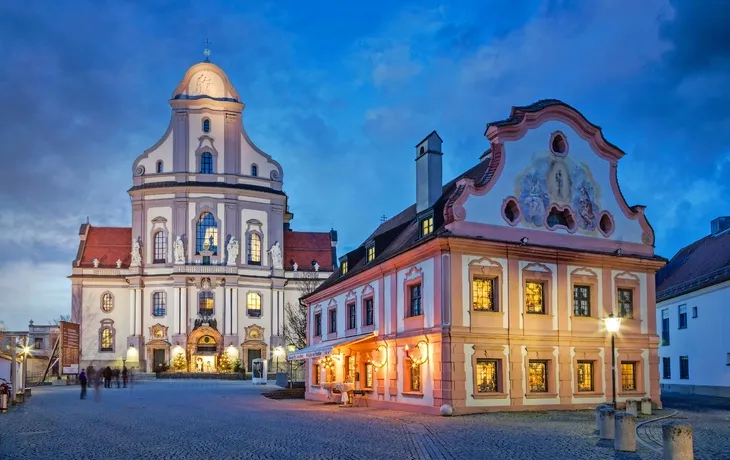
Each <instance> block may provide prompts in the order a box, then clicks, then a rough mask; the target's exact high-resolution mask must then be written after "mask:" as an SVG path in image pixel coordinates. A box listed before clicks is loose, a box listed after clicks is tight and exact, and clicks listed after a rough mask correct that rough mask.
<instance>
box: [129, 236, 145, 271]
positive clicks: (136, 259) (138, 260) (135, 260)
mask: <svg viewBox="0 0 730 460" xmlns="http://www.w3.org/2000/svg"><path fill="white" fill-rule="evenodd" d="M130 265H131V266H132V267H137V266H139V265H142V254H141V253H140V245H139V241H138V240H134V243H133V244H132V263H131V264H130Z"/></svg>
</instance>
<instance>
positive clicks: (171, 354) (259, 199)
mask: <svg viewBox="0 0 730 460" xmlns="http://www.w3.org/2000/svg"><path fill="white" fill-rule="evenodd" d="M169 103H170V106H171V107H172V114H171V119H170V124H169V126H168V127H167V130H166V132H165V134H164V135H163V136H162V138H161V139H160V140H159V141H158V142H157V143H156V144H155V145H153V146H152V147H150V148H149V149H147V150H146V151H145V152H144V153H142V155H140V156H139V157H138V158H137V159H136V160H135V161H134V163H133V165H132V172H133V184H132V187H131V188H130V190H129V195H130V197H131V201H132V226H131V227H130V228H109V227H95V226H92V225H91V224H89V223H88V222H87V223H86V224H83V225H82V226H81V229H80V232H79V237H80V240H81V241H80V245H79V251H78V254H77V257H76V259H75V260H74V263H73V273H72V275H71V277H70V279H71V283H72V297H73V298H72V320H73V321H74V322H78V323H81V335H82V338H81V348H82V350H81V356H82V366H86V365H88V364H93V365H94V366H97V367H98V366H107V365H112V366H121V365H122V361H123V360H124V361H126V365H127V366H131V367H138V368H140V369H144V370H146V371H152V370H154V369H157V368H159V367H160V366H161V365H165V364H170V363H171V362H172V361H173V360H174V358H175V356H176V355H177V354H183V355H184V356H185V359H186V363H185V367H186V368H187V370H188V371H191V372H195V371H199V372H215V371H216V369H217V367H218V363H219V360H220V359H221V357H222V354H223V353H226V354H227V355H228V356H227V357H228V358H229V359H231V360H236V359H240V360H241V362H242V363H243V365H244V366H246V369H248V370H250V369H251V361H252V360H253V359H255V358H270V354H271V350H272V348H273V347H277V346H284V345H286V343H285V340H284V322H285V318H284V315H285V306H286V305H287V304H297V303H298V299H299V297H300V296H301V293H300V287H301V283H299V282H298V280H299V279H301V278H303V277H305V278H306V277H310V278H311V277H314V278H316V279H319V278H322V279H324V278H327V277H328V276H329V275H330V274H331V273H332V271H333V267H334V265H335V263H334V262H333V261H334V260H335V259H336V255H335V246H336V242H337V234H336V232H334V230H333V231H330V232H294V231H291V229H290V226H289V225H290V224H289V222H290V221H291V219H292V218H293V215H292V214H291V213H289V211H288V206H287V195H286V194H285V193H284V191H283V178H284V172H283V169H282V167H281V165H280V164H279V163H277V162H276V161H275V160H274V159H273V158H272V157H271V156H269V155H267V154H266V153H264V152H263V151H261V150H260V149H258V148H257V147H256V146H255V145H254V144H253V143H252V141H251V139H250V138H249V137H248V135H247V133H246V131H245V129H244V127H243V124H242V112H243V109H244V104H243V102H241V99H240V97H239V95H238V93H237V92H236V90H235V88H234V87H233V86H232V85H231V83H230V82H229V80H228V77H227V76H226V74H225V73H224V72H223V71H222V70H221V69H220V68H219V67H217V66H215V65H213V64H211V63H209V62H202V63H199V64H196V65H194V66H192V67H191V68H190V69H188V71H187V73H186V74H185V76H184V78H183V79H182V81H181V82H180V84H179V85H178V86H177V88H175V90H174V91H173V93H172V96H171V98H170V100H169ZM304 272H308V273H309V275H307V274H305V273H304Z"/></svg>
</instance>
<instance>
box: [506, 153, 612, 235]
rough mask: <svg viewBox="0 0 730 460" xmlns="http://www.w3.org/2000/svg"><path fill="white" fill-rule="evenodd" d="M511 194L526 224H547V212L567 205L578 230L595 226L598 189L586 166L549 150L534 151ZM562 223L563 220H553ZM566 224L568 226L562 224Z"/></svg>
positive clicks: (530, 225)
mask: <svg viewBox="0 0 730 460" xmlns="http://www.w3.org/2000/svg"><path fill="white" fill-rule="evenodd" d="M515 188H516V190H515V192H516V193H515V196H517V199H518V201H519V205H520V208H521V210H522V213H523V216H524V217H523V220H522V222H523V224H524V225H526V226H527V227H533V228H534V227H538V228H539V227H545V226H546V225H548V226H551V219H550V217H552V216H549V213H550V211H551V209H553V207H556V208H557V209H558V210H565V209H568V208H569V211H570V214H571V215H572V218H573V219H575V225H576V226H577V228H578V229H579V230H581V231H582V232H588V233H593V232H596V231H597V229H598V219H599V213H600V206H599V200H600V191H599V189H598V186H597V185H596V183H595V181H594V180H593V177H592V175H591V172H590V170H589V169H588V167H587V166H586V165H585V164H583V163H579V162H575V161H573V160H572V159H571V158H569V157H567V156H559V155H556V154H554V153H552V152H550V151H544V152H537V153H535V154H534V155H533V157H532V161H531V163H530V165H529V166H528V167H527V168H525V170H524V171H523V172H522V174H520V175H519V176H518V177H517V179H516V183H515ZM557 223H559V224H563V225H565V224H564V222H557ZM565 226H566V227H570V225H565Z"/></svg>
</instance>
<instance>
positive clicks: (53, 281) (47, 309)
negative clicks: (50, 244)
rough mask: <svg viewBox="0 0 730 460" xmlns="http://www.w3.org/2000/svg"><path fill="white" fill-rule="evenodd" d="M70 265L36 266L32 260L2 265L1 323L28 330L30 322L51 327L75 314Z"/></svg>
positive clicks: (15, 261)
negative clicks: (72, 304) (64, 317)
mask: <svg viewBox="0 0 730 460" xmlns="http://www.w3.org/2000/svg"><path fill="white" fill-rule="evenodd" d="M69 267H70V263H69V264H63V263H54V262H44V263H35V262H32V261H30V260H28V259H20V260H14V261H12V262H6V263H2V264H0V290H2V292H3V300H2V301H1V302H0V320H2V321H4V322H5V327H7V328H8V329H9V330H23V329H26V330H27V328H28V321H29V320H31V319H32V320H33V321H34V322H35V323H36V324H51V322H52V320H53V319H54V318H58V316H59V315H68V314H70V313H71V282H70V281H69V280H67V279H66V276H68V275H69V271H70V270H69Z"/></svg>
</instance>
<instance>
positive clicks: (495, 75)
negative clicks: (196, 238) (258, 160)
mask: <svg viewBox="0 0 730 460" xmlns="http://www.w3.org/2000/svg"><path fill="white" fill-rule="evenodd" d="M234 5H235V6H234ZM729 22H730V2H726V1H721V0H703V1H692V0H687V1H675V2H670V1H667V0H642V1H635V0H626V1H623V0H622V1H618V0H603V1H599V0H585V1H584V0H575V1H560V0H553V1H538V0H521V1H518V2H515V1H513V0H490V1H486V2H485V1H478V0H464V1H459V2H442V3H439V2H433V1H419V2H392V1H387V2H386V1H380V0H373V1H368V2H361V3H360V5H357V4H356V3H352V2H350V3H348V2H335V1H330V0H322V1H317V2H301V1H293V0H292V1H276V2H230V1H223V0H220V1H205V2H200V1H198V2H183V1H175V2H172V1H165V2H155V1H144V2H143V1H139V2H118V1H96V0H94V1H76V0H66V1H63V2H50V1H32V0H31V1H24V2H3V3H2V4H0V45H2V46H1V47H0V49H2V54H3V64H2V66H0V110H1V112H0V113H1V114H2V115H1V116H2V121H1V122H0V135H1V136H2V139H3V143H4V145H3V148H2V149H0V155H2V164H3V168H1V169H0V210H1V211H2V212H0V224H2V225H0V288H1V289H2V292H3V293H4V298H3V299H2V300H0V319H4V320H5V322H6V323H7V324H8V326H10V327H23V326H24V325H25V324H27V320H28V319H31V318H32V319H34V320H35V321H36V322H38V323H40V322H46V321H49V320H51V319H52V318H53V317H56V316H57V315H58V314H61V313H67V312H68V311H69V310H70V283H69V282H68V280H66V279H65V276H67V275H68V274H69V273H70V271H71V261H72V260H73V258H74V256H75V251H76V248H77V245H78V236H77V232H78V226H79V225H80V224H81V223H82V222H84V221H85V220H86V216H90V218H91V222H92V224H94V225H129V222H130V206H129V198H128V195H127V193H126V190H127V189H128V188H129V186H130V184H131V177H132V176H131V172H132V170H131V164H132V161H133V160H134V159H135V158H136V157H137V156H138V155H139V154H140V153H141V152H142V151H143V150H144V149H145V148H147V147H149V146H151V145H152V144H154V143H155V142H156V141H157V140H158V139H159V138H160V137H161V136H162V135H163V133H164V131H165V128H166V127H167V123H168V120H169V115H170V108H169V106H168V104H167V99H168V97H169V96H170V94H171V92H172V90H173V89H174V88H175V86H176V85H177V83H178V82H179V80H180V79H181V78H182V77H183V74H184V73H185V70H186V69H187V68H188V67H189V66H190V65H192V64H193V63H195V62H197V61H200V60H201V59H202V50H203V47H204V45H203V42H204V40H205V39H206V38H209V39H210V41H211V43H212V45H211V48H212V52H213V54H212V56H211V60H212V61H213V62H214V63H216V64H218V65H220V66H221V67H222V68H223V69H224V70H225V71H226V72H227V73H228V75H229V77H230V79H231V81H232V82H233V84H234V85H235V86H236V88H237V89H238V92H239V94H240V95H241V97H242V99H243V100H244V102H245V103H246V109H245V111H244V123H245V125H246V128H247V131H248V133H249V134H250V136H251V137H252V139H253V141H254V142H255V143H256V144H257V145H258V146H259V147H260V148H262V149H263V150H265V151H266V152H268V153H270V154H271V155H273V156H274V158H276V159H277V160H278V161H279V162H280V163H281V164H282V165H283V167H284V169H285V179H286V182H285V184H284V185H285V190H286V191H287V193H288V194H289V196H290V206H291V210H292V211H293V212H294V214H295V219H294V221H293V222H292V224H293V227H294V228H295V229H296V230H329V228H330V227H331V226H334V227H335V228H336V229H337V230H338V231H339V235H340V248H339V250H340V253H342V251H346V250H349V249H352V248H353V247H355V246H357V245H358V244H360V242H361V241H362V240H363V239H364V238H365V237H366V236H367V235H368V234H369V233H370V232H371V231H372V230H373V228H374V227H375V226H376V225H377V224H378V222H379V218H380V216H381V215H382V214H385V215H387V216H392V215H393V214H395V213H397V212H399V211H400V210H402V209H403V208H405V207H406V206H408V205H409V204H411V203H412V202H413V201H414V196H415V185H414V176H415V169H414V167H415V165H414V162H413V155H414V152H413V149H414V147H413V146H414V145H415V143H416V142H418V141H419V140H420V139H422V138H423V137H424V135H426V134H427V133H428V132H430V131H431V130H433V129H436V130H438V131H439V134H440V135H441V137H442V138H443V139H444V141H445V142H444V151H445V156H444V176H445V177H444V180H445V181H446V180H449V179H451V178H452V177H454V176H455V175H457V174H458V173H460V172H461V171H463V170H465V169H466V168H468V167H470V166H471V165H473V164H474V163H475V162H476V161H477V160H478V158H479V155H480V153H481V152H482V151H484V150H485V149H486V148H487V142H486V139H485V138H484V137H483V131H484V126H485V124H486V123H487V122H488V121H491V120H495V119H501V118H504V117H505V116H507V115H508V113H509V110H510V107H511V106H512V105H526V104H529V103H531V102H534V101H536V100H538V99H542V98H558V99H562V100H564V101H565V102H568V103H569V104H571V105H573V106H575V107H576V108H578V109H579V110H580V111H582V112H583V113H584V115H585V116H586V117H587V118H588V119H589V120H590V121H592V122H593V123H595V124H598V125H600V126H601V127H603V129H604V134H605V136H606V137H607V139H608V140H609V141H611V142H612V143H614V144H616V145H618V146H619V147H621V148H622V149H623V150H624V151H625V152H626V153H627V156H626V157H625V158H624V159H623V160H622V161H621V164H620V166H619V181H620V183H621V187H622V190H623V192H624V194H625V195H626V197H627V200H628V202H629V204H632V205H633V204H644V205H646V206H647V215H648V217H649V220H650V222H651V223H652V225H653V226H654V228H655V229H656V234H657V253H659V254H661V255H664V256H666V257H671V256H672V255H673V254H674V252H676V251H677V250H678V249H679V248H680V247H682V246H684V245H686V244H689V243H690V242H692V241H694V240H696V239H698V238H700V237H702V236H704V235H706V234H707V233H709V222H710V220H711V219H712V218H714V217H716V216H719V215H727V214H730V204H728V200H727V198H726V197H727V196H728V192H730V190H729V189H730V187H729V186H728V178H729V177H730V149H729V147H730V115H729V114H728V112H727V110H726V107H728V105H729V104H728V103H729V102H730V92H729V91H728V89H727V88H730V73H728V70H729V69H730V29H729V28H727V27H724V25H726V24H728V23H729ZM16 311H20V312H22V313H21V314H14V313H13V314H12V315H11V314H10V312H16Z"/></svg>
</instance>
